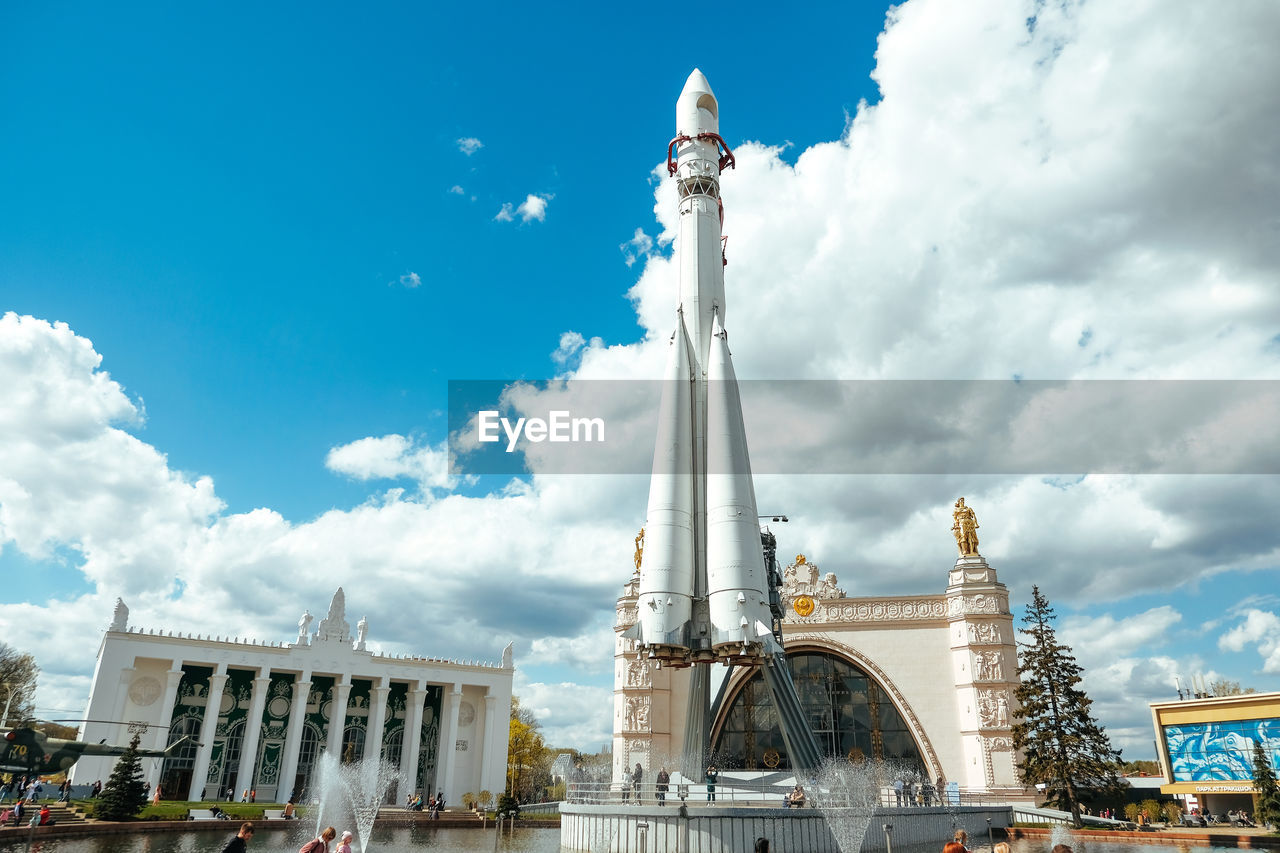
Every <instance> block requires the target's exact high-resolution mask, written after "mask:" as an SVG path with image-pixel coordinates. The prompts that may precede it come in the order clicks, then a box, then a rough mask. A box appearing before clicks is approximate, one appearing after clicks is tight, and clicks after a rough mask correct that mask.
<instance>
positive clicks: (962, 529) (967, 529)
mask: <svg viewBox="0 0 1280 853" xmlns="http://www.w3.org/2000/svg"><path fill="white" fill-rule="evenodd" d="M951 533H952V534H953V535H954V536H955V537H956V545H957V546H958V547H959V548H960V556H961V557H976V556H978V516H976V515H974V512H973V507H968V506H965V504H964V498H960V499H959V500H957V501H956V508H955V511H954V512H952V513H951Z"/></svg>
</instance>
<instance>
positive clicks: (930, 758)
mask: <svg viewBox="0 0 1280 853" xmlns="http://www.w3.org/2000/svg"><path fill="white" fill-rule="evenodd" d="M804 652H816V653H821V654H829V655H833V656H835V657H837V658H840V659H843V660H845V661H846V662H848V663H849V664H851V665H853V666H855V667H857V668H859V669H861V670H862V671H863V672H865V673H866V675H867V677H868V678H870V679H871V680H872V681H874V682H875V684H876V686H877V687H878V688H879V689H880V690H881V691H882V692H883V693H884V694H885V695H886V696H888V697H889V698H890V700H891V701H892V703H893V706H894V708H895V709H896V710H897V711H898V713H899V714H900V715H901V717H902V719H903V721H904V722H905V723H906V724H907V727H908V731H909V732H910V734H911V737H912V738H913V740H914V741H915V744H916V747H917V750H918V751H919V753H920V756H921V758H922V759H923V760H924V763H925V764H926V768H925V769H926V772H927V773H928V774H929V778H930V779H934V778H937V776H938V775H939V774H940V773H941V772H942V762H941V761H940V760H939V759H938V753H937V751H936V750H935V749H934V747H933V743H932V742H931V741H930V739H929V735H928V733H926V732H925V730H924V726H923V725H921V723H920V718H919V717H918V716H917V715H916V713H915V711H914V709H912V707H911V703H910V702H908V701H907V698H906V696H904V695H903V693H902V691H901V690H900V689H899V688H898V686H897V685H896V684H895V683H894V682H893V679H892V678H890V677H889V675H888V674H887V673H886V672H885V671H884V670H883V669H882V668H880V667H879V666H878V665H877V664H876V663H875V661H873V660H871V659H870V658H869V657H867V656H866V655H864V654H863V653H861V652H859V651H858V650H856V649H854V648H852V647H851V646H847V645H845V644H844V643H840V642H837V641H835V640H832V639H830V638H827V637H821V638H819V637H794V638H792V639H790V641H789V642H788V643H787V654H788V655H791V654H800V653H804ZM755 673H756V670H755V669H754V668H753V669H749V670H743V671H741V672H737V673H734V674H733V675H732V676H731V678H732V681H731V682H730V683H729V686H728V688H726V690H725V694H724V695H725V701H724V704H723V705H722V706H721V708H720V711H719V713H718V714H717V716H716V719H715V720H714V721H713V724H712V729H711V740H712V743H716V742H719V740H720V736H721V734H722V731H723V728H724V724H725V720H726V718H727V715H728V714H729V711H730V709H731V708H732V707H733V704H734V701H735V700H736V699H737V698H738V697H739V695H740V694H741V692H742V690H743V688H744V687H745V686H746V684H747V682H748V681H749V680H750V679H751V678H752V676H754V675H755Z"/></svg>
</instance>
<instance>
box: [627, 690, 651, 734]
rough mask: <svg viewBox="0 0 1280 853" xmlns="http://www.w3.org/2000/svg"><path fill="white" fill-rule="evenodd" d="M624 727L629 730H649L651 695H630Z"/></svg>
mask: <svg viewBox="0 0 1280 853" xmlns="http://www.w3.org/2000/svg"><path fill="white" fill-rule="evenodd" d="M623 729H624V730H625V731H629V732H648V731H650V729H649V697H648V696H628V697H627V705H626V711H625V716H624V717H623Z"/></svg>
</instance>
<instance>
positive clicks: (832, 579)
mask: <svg viewBox="0 0 1280 853" xmlns="http://www.w3.org/2000/svg"><path fill="white" fill-rule="evenodd" d="M820 574H821V573H820V572H819V571H818V564H817V563H810V562H809V561H808V560H806V559H805V556H804V555H803V554H800V555H798V556H797V557H796V561H795V562H794V563H792V564H791V565H789V566H787V567H786V568H785V569H784V570H783V571H782V597H783V598H786V599H791V598H795V597H796V596H799V595H807V596H809V597H810V598H817V599H830V598H844V597H845V594H844V590H843V589H841V588H840V587H838V586H836V576H835V573H834V572H827V573H826V574H825V575H822V576H821V577H819V575H820Z"/></svg>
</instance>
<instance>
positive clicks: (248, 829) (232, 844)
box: [222, 822, 253, 853]
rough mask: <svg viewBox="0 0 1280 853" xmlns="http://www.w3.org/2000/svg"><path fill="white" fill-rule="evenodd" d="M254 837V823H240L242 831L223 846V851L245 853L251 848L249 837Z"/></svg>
mask: <svg viewBox="0 0 1280 853" xmlns="http://www.w3.org/2000/svg"><path fill="white" fill-rule="evenodd" d="M250 838H253V824H252V823H248V822H246V823H242V824H240V831H239V832H237V833H236V834H235V837H234V838H232V839H231V840H230V841H228V842H227V846H226V847H223V848H222V853H245V851H247V850H248V849H249V839H250Z"/></svg>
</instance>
